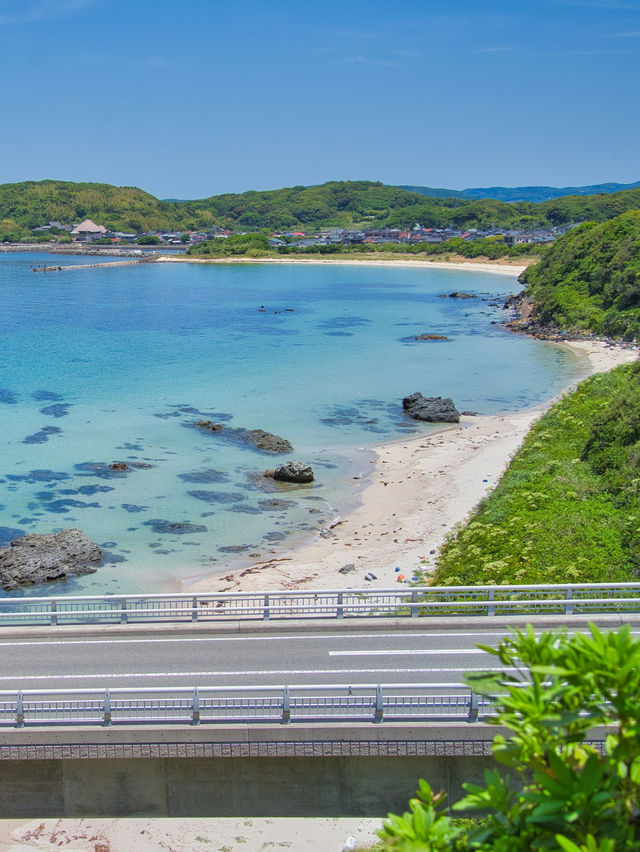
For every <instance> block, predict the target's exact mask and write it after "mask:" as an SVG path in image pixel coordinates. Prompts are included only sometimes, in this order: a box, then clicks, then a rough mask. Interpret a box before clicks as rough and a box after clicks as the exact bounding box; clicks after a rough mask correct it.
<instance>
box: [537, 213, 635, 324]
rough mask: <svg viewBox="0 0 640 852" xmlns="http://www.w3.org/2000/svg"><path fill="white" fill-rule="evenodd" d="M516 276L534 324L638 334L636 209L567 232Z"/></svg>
mask: <svg viewBox="0 0 640 852" xmlns="http://www.w3.org/2000/svg"><path fill="white" fill-rule="evenodd" d="M520 280H521V281H523V282H524V283H525V284H526V285H527V287H526V290H525V295H526V296H527V297H528V298H529V299H530V300H531V301H532V302H533V305H534V315H533V318H534V321H535V322H538V323H541V324H542V325H546V326H555V327H558V328H562V329H566V330H573V329H585V330H588V331H592V332H594V333H596V334H601V335H607V336H611V337H623V338H626V339H632V338H637V337H640V210H633V211H629V212H628V213H624V214H623V215H621V216H617V217H615V218H614V219H612V220H611V221H609V222H605V223H602V224H594V223H587V224H584V225H581V226H580V227H578V228H575V229H573V230H571V231H568V232H567V233H566V234H565V235H564V236H563V237H561V238H560V239H559V240H557V241H556V242H555V243H554V244H553V245H552V246H551V247H550V248H549V250H548V251H547V252H546V253H545V255H544V257H543V258H542V260H541V261H540V262H539V263H537V264H535V265H534V266H530V267H529V268H528V269H527V270H526V271H525V272H524V273H523V275H522V276H521V279H520Z"/></svg>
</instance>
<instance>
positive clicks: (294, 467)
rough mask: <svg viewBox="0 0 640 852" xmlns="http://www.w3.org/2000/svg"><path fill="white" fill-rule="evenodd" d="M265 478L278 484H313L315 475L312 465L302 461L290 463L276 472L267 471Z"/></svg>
mask: <svg viewBox="0 0 640 852" xmlns="http://www.w3.org/2000/svg"><path fill="white" fill-rule="evenodd" d="M264 475H265V476H268V477H271V479H275V480H277V481H278V482H293V483H299V484H302V483H307V482H313V480H314V475H313V470H312V469H311V467H310V465H308V464H304V462H300V461H288V462H285V464H281V465H280V466H279V467H276V468H275V469H274V470H265V472H264Z"/></svg>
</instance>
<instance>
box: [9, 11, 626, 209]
mask: <svg viewBox="0 0 640 852" xmlns="http://www.w3.org/2000/svg"><path fill="white" fill-rule="evenodd" d="M639 58H640V0H511V2H509V0H501V2H498V1H497V0H489V2H483V0H477V2H468V0H450V2H440V3H435V2H433V0H422V2H408V3H407V2H390V0H339V2H338V0H326V1H325V2H309V0H297V2H293V0H225V2H222V0H182V1H181V2H176V0H172V2H168V0H126V2H125V0H109V2H105V0H0V69H1V76H2V79H3V81H4V82H3V85H2V88H1V89H0V116H1V118H0V120H1V128H0V183H4V182H13V181H20V180H40V179H42V178H58V179H64V180H75V181H83V180H90V181H104V182H108V183H113V184H117V185H134V186H140V187H141V188H142V189H146V190H147V191H149V192H151V193H153V194H154V195H157V196H158V197H160V198H201V197H205V196H208V195H213V194H217V193H221V192H242V191H244V190H247V189H276V188H278V187H281V186H293V185H296V184H314V183H322V182H323V181H326V180H342V179H354V180H355V179H367V180H381V181H383V182H384V183H404V184H420V185H426V186H441V187H448V188H454V189H461V188H464V187H470V186H489V185H505V186H514V185H526V184H551V185H554V186H558V185H559V186H567V185H580V184H591V183H601V182H605V181H617V182H622V183H626V182H631V181H636V180H640V157H639V153H640V108H639V82H640V61H639Z"/></svg>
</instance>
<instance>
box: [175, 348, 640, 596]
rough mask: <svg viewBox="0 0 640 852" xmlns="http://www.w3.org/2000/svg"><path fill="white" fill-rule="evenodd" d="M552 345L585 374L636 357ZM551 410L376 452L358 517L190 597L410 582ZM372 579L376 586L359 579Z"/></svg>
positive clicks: (480, 422) (474, 423) (470, 424)
mask: <svg viewBox="0 0 640 852" xmlns="http://www.w3.org/2000/svg"><path fill="white" fill-rule="evenodd" d="M558 345H560V346H568V347H570V348H571V349H573V350H574V351H575V352H577V353H580V354H582V355H584V357H585V358H586V359H587V370H588V372H589V373H597V372H605V371H607V370H611V369H613V368H614V367H616V366H618V365H620V364H625V363H629V362H631V361H633V360H635V359H637V358H638V350H635V349H627V348H622V347H615V346H611V345H609V344H607V343H602V342H592V341H585V342H579V343H562V344H558ZM552 402H553V400H550V401H549V402H548V403H546V404H544V405H542V406H539V407H538V408H536V409H532V410H523V411H516V412H513V413H510V414H500V415H496V416H486V417H463V418H462V421H461V423H460V425H459V426H454V427H450V428H447V429H444V430H441V431H439V432H436V433H431V434H429V435H423V436H420V437H416V438H411V439H408V440H405V439H401V440H399V441H395V442H392V443H388V444H383V445H381V446H379V447H377V448H376V456H377V457H376V459H375V460H374V461H372V463H371V464H372V470H371V474H370V477H369V478H368V479H369V481H368V485H367V486H366V488H364V489H363V492H362V495H361V504H360V505H359V506H358V508H356V509H355V511H353V512H352V513H351V514H349V515H348V516H347V517H345V518H342V519H340V520H338V521H337V522H336V523H334V524H332V525H331V527H329V528H326V529H324V530H322V531H320V533H319V534H318V535H317V536H316V538H315V539H314V540H313V541H311V542H310V543H308V544H307V545H304V546H302V547H300V548H298V549H297V550H293V551H290V552H285V553H281V554H277V556H276V557H275V558H274V559H272V560H271V561H269V562H266V563H265V562H260V563H256V564H255V565H253V566H250V567H248V568H246V569H244V570H238V571H235V572H232V573H227V574H224V576H220V575H214V576H211V577H209V578H207V579H205V580H201V581H198V582H197V583H194V584H193V585H191V586H190V587H189V589H188V591H201V592H206V591H209V592H216V591H217V592H221V591H259V590H264V589H298V588H316V589H321V588H322V589H328V588H346V587H352V588H362V587H365V586H367V587H368V586H378V587H387V588H388V587H389V586H391V585H393V584H394V583H395V582H397V580H398V575H399V574H401V575H403V576H404V577H406V578H407V579H410V578H411V576H412V574H413V572H414V571H415V570H416V568H420V567H424V565H423V563H424V561H425V560H429V559H432V558H433V555H434V554H435V552H436V551H437V550H438V548H439V547H440V546H441V545H442V543H443V541H444V538H445V536H446V534H447V533H448V532H449V531H450V530H451V529H452V528H453V527H454V526H455V525H456V524H457V523H459V522H461V521H463V520H464V519H465V518H466V517H467V516H468V514H469V512H471V510H472V509H473V508H474V507H475V506H476V505H477V504H478V502H479V501H480V500H481V499H482V498H483V497H484V496H485V495H486V494H487V493H488V492H489V491H490V490H491V489H492V488H494V487H495V485H496V484H497V482H498V480H499V479H500V477H501V476H502V474H503V472H504V470H505V469H506V467H507V465H508V464H509V461H510V459H511V457H512V456H513V454H514V453H515V452H516V450H517V449H518V448H519V447H520V445H521V443H522V441H523V439H524V437H525V435H526V434H527V432H528V431H529V428H530V427H531V425H532V424H533V423H534V422H535V420H537V419H538V418H539V417H540V416H541V414H542V413H543V411H545V410H546V409H547V408H548V407H549V406H550V405H551V404H552ZM427 567H428V566H427ZM396 568H399V569H400V571H399V572H398V571H396ZM368 573H371V574H374V575H375V579H374V580H370V581H367V580H365V575H366V574H368Z"/></svg>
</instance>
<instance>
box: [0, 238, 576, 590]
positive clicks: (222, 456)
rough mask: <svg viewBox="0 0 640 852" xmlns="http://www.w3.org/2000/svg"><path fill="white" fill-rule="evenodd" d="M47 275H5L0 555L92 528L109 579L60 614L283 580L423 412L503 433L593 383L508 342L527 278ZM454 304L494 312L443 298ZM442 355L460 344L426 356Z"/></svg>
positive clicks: (3, 260) (327, 269)
mask: <svg viewBox="0 0 640 852" xmlns="http://www.w3.org/2000/svg"><path fill="white" fill-rule="evenodd" d="M42 258H43V256H42V255H28V254H23V255H20V254H4V255H3V254H0V308H1V311H2V318H3V335H2V338H1V341H0V356H1V357H0V416H1V417H2V436H3V445H4V446H3V453H2V466H1V467H0V505H1V506H2V513H1V517H0V527H1V529H0V541H8V540H11V539H12V538H15V537H16V536H18V535H20V534H22V533H25V532H48V531H52V530H57V529H62V528H65V527H70V526H77V527H80V528H81V529H83V530H84V531H85V532H86V533H87V535H89V537H90V538H92V539H93V540H94V541H96V542H98V543H99V544H100V545H101V546H102V547H103V549H104V550H105V551H106V552H107V564H105V565H104V566H102V567H101V568H100V569H99V571H98V573H96V574H93V575H90V576H87V577H82V578H78V579H76V580H73V581H67V582H65V583H57V584H54V585H48V586H47V587H46V589H44V590H43V589H42V588H41V589H38V590H36V591H38V593H41V594H42V593H46V594H54V593H55V594H62V593H69V594H80V593H83V592H109V591H116V590H117V591H121V592H136V591H147V592H153V591H161V590H163V589H165V588H168V587H180V585H181V584H182V583H184V582H185V581H189V580H190V579H194V578H196V577H198V576H201V575H203V574H206V573H211V572H212V571H224V570H225V568H226V569H227V570H229V568H230V567H231V566H232V565H233V564H237V560H251V561H253V560H255V559H258V558H265V559H267V558H269V557H270V556H272V555H273V553H274V551H275V549H276V548H277V547H279V546H282V543H283V542H285V543H287V542H290V541H292V540H293V539H295V538H296V537H300V536H301V535H303V534H309V533H311V532H312V531H313V530H315V529H317V528H318V527H319V526H321V525H323V524H326V523H327V522H329V521H331V520H333V519H334V518H335V513H336V511H337V510H340V509H342V508H344V507H345V506H346V505H347V504H348V501H349V499H350V492H351V490H352V488H353V485H354V479H353V477H354V476H356V475H357V474H358V473H359V472H360V470H363V469H365V468H366V467H368V465H367V464H366V456H365V454H364V452H362V450H363V449H365V450H366V448H367V447H371V446H373V445H375V444H376V443H380V442H382V441H385V440H389V439H393V438H397V437H400V436H401V435H403V434H408V433H409V434H414V433H415V434H419V433H420V432H426V431H429V428H430V427H429V426H427V425H424V424H417V423H415V422H413V421H407V420H406V419H405V418H404V416H403V414H402V405H401V400H402V397H403V396H405V395H407V394H409V393H412V392H414V391H417V390H419V391H422V392H423V393H424V394H425V395H427V396H438V395H442V396H452V397H453V399H454V400H455V402H456V404H457V406H458V408H459V409H461V410H463V409H472V410H475V411H479V412H481V413H495V412H498V411H507V410H513V409H517V408H522V407H526V406H531V405H535V404H537V403H540V402H542V401H543V400H545V399H548V398H550V397H551V396H553V395H555V394H556V393H557V392H559V391H560V390H561V389H562V388H563V387H565V386H566V385H567V384H569V383H570V382H571V381H573V380H575V379H576V378H577V377H579V376H580V375H582V373H583V369H584V366H583V363H582V362H581V361H580V360H579V359H578V358H576V357H575V356H573V355H572V354H571V353H569V352H565V351H563V350H561V349H560V348H558V347H555V346H553V345H552V344H546V343H543V342H540V341H536V340H531V339H528V338H525V337H520V336H516V335H513V334H511V333H510V332H508V331H506V330H505V329H503V328H502V327H501V326H500V325H498V324H496V323H499V322H500V321H501V320H503V319H504V315H503V312H502V310H501V309H500V305H501V304H502V302H503V300H504V297H505V295H507V294H508V293H510V292H513V291H514V290H515V289H517V284H516V282H515V280H514V279H513V278H510V277H506V276H498V275H495V274H491V273H484V272H481V273H472V272H466V271H457V270H439V269H432V268H431V269H429V268H427V269H422V268H419V269H416V268H407V267H404V268H403V267H393V268H391V267H371V266H361V267H355V266H335V265H322V264H318V265H310V266H307V265H305V266H302V265H294V264H289V265H258V264H256V265H249V266H246V265H228V266H224V265H215V266H198V265H188V264H177V263H167V264H157V265H140V266H129V265H127V266H124V267H123V268H122V269H118V268H113V267H110V268H105V269H82V270H68V271H62V272H51V273H46V274H44V273H33V272H32V271H31V267H32V266H33V265H35V264H37V263H42V262H43V260H42ZM83 260H85V259H83V258H68V259H67V258H64V259H61V258H57V259H56V260H55V263H56V264H57V263H69V264H78V263H82V262H83ZM453 291H464V292H466V293H472V294H474V295H475V296H476V297H477V298H472V299H453V298H448V297H446V298H442V295H443V294H448V293H451V292H453ZM422 333H435V334H442V335H446V336H447V337H450V338H451V340H450V341H430V342H424V341H415V340H414V339H413V338H414V337H415V336H416V335H418V334H422ZM201 418H206V419H209V420H212V421H214V422H221V423H224V424H225V425H227V426H229V427H232V428H246V429H252V428H261V429H265V430H267V431H269V432H274V433H275V434H277V435H280V436H282V437H285V438H288V439H289V440H290V441H291V442H292V444H293V446H294V452H293V453H292V454H290V455H289V456H275V457H274V456H270V455H265V454H263V453H259V452H258V451H256V450H255V449H252V448H250V447H248V446H245V445H243V444H241V443H238V442H237V441H229V440H228V439H226V438H225V437H223V434H224V433H222V434H221V433H217V434H211V433H206V432H203V431H202V430H200V429H198V428H196V427H195V426H194V423H195V422H197V421H198V420H199V419H201ZM226 434H228V433H226ZM284 458H296V459H300V460H301V461H304V462H308V463H310V464H312V466H313V467H314V470H315V472H316V479H317V482H316V483H315V484H314V485H313V486H306V487H296V488H291V487H286V486H284V487H283V486H276V484H275V483H274V482H273V481H272V480H265V479H264V478H263V477H262V473H263V472H264V470H265V468H269V467H273V466H275V465H276V464H278V463H280V462H281V461H282V460H283V459H284ZM116 461H124V462H126V463H127V464H128V465H129V466H130V467H131V468H132V469H131V470H130V471H129V472H126V473H117V472H114V471H112V470H111V469H110V468H109V467H108V465H109V464H111V463H113V462H116ZM134 465H139V466H138V467H134ZM176 524H181V525H183V526H181V527H176V526H175V525H176Z"/></svg>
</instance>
